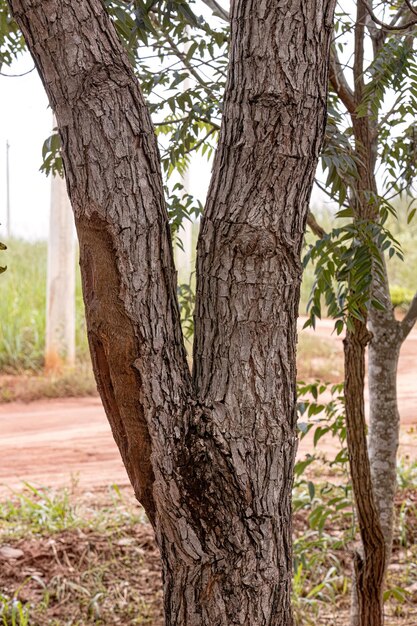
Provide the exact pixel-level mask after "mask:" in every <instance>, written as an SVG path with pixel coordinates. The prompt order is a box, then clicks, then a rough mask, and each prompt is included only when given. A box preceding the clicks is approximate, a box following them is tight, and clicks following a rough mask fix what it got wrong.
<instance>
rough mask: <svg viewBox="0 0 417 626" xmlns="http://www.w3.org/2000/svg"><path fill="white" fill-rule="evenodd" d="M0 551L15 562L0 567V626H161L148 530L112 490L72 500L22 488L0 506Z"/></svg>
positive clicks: (133, 507)
mask: <svg viewBox="0 0 417 626" xmlns="http://www.w3.org/2000/svg"><path fill="white" fill-rule="evenodd" d="M4 545H9V546H13V547H14V548H15V549H17V550H20V551H21V552H22V556H21V557H19V558H16V559H11V558H9V559H3V561H2V569H1V570H0V588H1V589H2V594H1V595H0V624H1V626H26V625H27V626H29V625H30V626H47V625H48V626H86V625H87V624H108V625H110V624H111V625H113V624H154V626H161V625H162V620H161V581H160V567H159V556H158V552H157V549H156V546H155V542H154V538H153V531H152V528H151V526H150V524H149V523H148V522H147V521H146V519H145V516H144V514H143V512H142V510H141V509H140V508H139V507H138V505H137V503H136V502H135V501H134V499H133V497H132V496H131V495H130V493H122V492H121V491H120V490H119V489H118V487H117V486H116V485H113V486H112V487H110V488H109V489H108V490H107V491H105V492H95V493H94V494H92V493H89V494H88V493H87V494H83V495H82V496H80V494H79V493H78V492H77V487H76V485H75V484H74V485H72V486H71V488H69V489H65V490H59V491H53V490H50V489H45V488H43V489H42V488H35V487H33V486H32V485H28V484H26V485H25V488H24V490H23V491H22V492H20V493H15V494H13V496H12V497H11V498H9V499H7V500H6V501H4V502H3V503H2V504H1V507H0V547H1V546H4ZM3 566H4V567H3ZM2 620H3V621H2ZM13 620H14V621H13ZM25 620H26V621H25Z"/></svg>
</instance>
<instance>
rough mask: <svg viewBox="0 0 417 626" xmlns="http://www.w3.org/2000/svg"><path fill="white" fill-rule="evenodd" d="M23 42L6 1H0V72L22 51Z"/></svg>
mask: <svg viewBox="0 0 417 626" xmlns="http://www.w3.org/2000/svg"><path fill="white" fill-rule="evenodd" d="M24 47H25V42H24V39H23V37H22V34H21V33H20V31H19V29H18V27H17V24H16V22H15V21H14V20H13V18H12V16H11V14H10V8H9V5H8V3H7V0H0V70H1V69H2V68H3V66H4V65H6V66H9V65H11V63H12V62H13V60H14V59H15V58H16V57H17V56H18V55H19V53H20V52H22V50H24Z"/></svg>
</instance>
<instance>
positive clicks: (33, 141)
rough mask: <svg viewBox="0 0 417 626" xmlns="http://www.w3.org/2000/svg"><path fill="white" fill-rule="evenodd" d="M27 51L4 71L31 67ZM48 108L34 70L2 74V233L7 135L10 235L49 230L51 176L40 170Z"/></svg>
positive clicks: (44, 233) (48, 125)
mask: <svg viewBox="0 0 417 626" xmlns="http://www.w3.org/2000/svg"><path fill="white" fill-rule="evenodd" d="M33 66H34V64H33V61H32V58H31V56H30V55H29V53H26V54H24V55H22V56H21V57H20V58H19V59H18V60H16V61H15V62H14V63H13V65H12V67H10V68H6V67H4V68H3V70H2V71H4V73H7V74H20V73H23V72H26V71H28V70H30V69H31V68H33ZM51 129H52V113H51V109H50V108H49V105H48V99H47V97H46V94H45V90H44V88H43V85H42V83H41V81H40V78H39V76H38V73H37V71H36V69H35V70H33V72H31V73H30V74H27V75H26V76H22V77H19V78H6V77H5V76H0V222H1V226H0V233H1V235H4V233H5V232H6V227H5V224H6V140H8V141H9V144H10V151H9V160H10V213H11V219H10V222H11V231H12V235H15V236H19V237H24V238H25V239H39V238H45V237H46V236H47V233H48V217H49V193H50V181H49V180H48V179H47V177H46V176H45V174H42V173H41V172H40V171H39V167H40V166H41V163H42V145H43V142H44V141H45V139H46V138H47V137H49V135H50V134H51Z"/></svg>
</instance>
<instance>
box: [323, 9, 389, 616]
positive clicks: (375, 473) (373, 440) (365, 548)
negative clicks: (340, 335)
mask: <svg viewBox="0 0 417 626" xmlns="http://www.w3.org/2000/svg"><path fill="white" fill-rule="evenodd" d="M356 6H357V12H356V23H355V51H354V52H355V54H354V64H353V75H354V92H353V94H352V96H353V100H354V104H355V106H354V108H353V110H352V106H351V104H352V103H351V101H350V100H349V99H348V98H349V97H350V95H351V94H350V93H348V94H347V95H346V90H345V91H342V87H343V85H342V87H341V86H340V80H339V91H338V92H339V95H340V97H341V99H342V101H344V102H345V105H346V106H347V108H348V110H349V112H350V115H351V120H352V127H353V136H354V140H355V151H356V156H357V178H356V180H355V182H354V184H353V185H352V188H351V199H350V202H351V206H352V208H353V210H354V214H355V219H357V220H358V221H362V220H374V221H376V220H378V219H379V215H378V202H377V197H378V188H377V183H376V179H375V166H376V160H377V149H378V119H377V118H376V117H375V116H374V115H372V114H369V115H362V116H358V115H357V114H356V108H357V107H358V106H359V105H360V104H361V103H362V99H363V95H364V88H365V83H364V41H365V27H366V22H367V16H368V9H367V6H366V3H365V2H364V1H363V0H357V5H356ZM381 43H382V42H381V41H378V42H376V41H375V46H376V47H375V46H374V52H375V53H377V52H378V49H379V46H380V45H381ZM333 65H335V63H334V62H333ZM336 67H337V66H336ZM332 84H335V81H334V80H333V81H332ZM336 87H337V85H336ZM371 290H372V297H373V298H375V299H377V300H380V301H381V302H383V303H384V304H385V306H386V311H385V312H384V313H382V312H379V311H376V309H373V308H372V310H371V311H370V313H369V318H370V328H371V329H372V332H373V333H374V336H373V337H372V335H369V336H368V339H365V336H366V332H365V330H366V329H365V327H364V325H363V324H360V323H357V324H355V330H354V331H352V332H349V333H348V334H347V338H346V343H345V378H346V390H345V396H346V414H347V415H346V419H347V422H350V426H349V425H348V429H349V430H350V432H351V435H350V444H348V445H349V447H350V446H352V449H350V450H349V452H350V454H351V455H352V457H353V458H356V457H358V458H360V457H363V458H362V459H361V463H362V464H365V465H361V467H360V468H358V467H357V466H356V461H354V462H353V464H352V461H351V471H352V472H356V473H359V475H358V476H357V479H356V480H354V477H353V474H352V485H353V490H354V494H355V500H356V507H357V509H358V520H359V527H360V533H361V538H362V548H361V550H360V551H358V552H357V554H356V556H355V562H354V572H353V579H352V603H351V626H368V623H369V624H371V623H372V624H374V623H375V624H380V623H382V621H383V604H382V597H383V585H384V578H385V573H386V568H387V566H388V563H389V559H390V555H391V546H392V532H393V507H394V494H395V487H396V472H395V455H396V451H397V447H398V436H399V416H398V409H397V404H396V382H395V377H396V367H397V361H398V352H399V345H398V344H396V343H395V341H396V338H397V336H398V332H397V331H396V332H395V333H394V335H393V336H391V337H390V342H391V346H392V347H393V350H392V352H391V353H390V354H389V357H390V358H389V360H388V361H387V362H386V363H384V364H383V359H384V358H385V357H386V356H387V351H386V348H385V344H386V343H387V339H386V337H387V335H388V333H390V331H393V330H394V327H395V324H396V322H395V318H394V314H393V310H392V305H391V301H390V298H389V286H388V277H387V275H386V273H385V274H384V276H378V277H377V276H375V277H374V280H373V284H372V287H371ZM355 333H358V335H357V336H356V337H355ZM384 338H385V339H384ZM369 340H371V342H370V348H369V353H368V384H369V406H370V430H369V449H368V444H367V440H366V434H365V428H366V426H365V421H364V413H363V408H362V405H363V393H364V377H363V376H362V375H361V376H359V377H358V379H357V380H356V384H353V382H352V381H354V374H353V370H354V368H355V365H354V359H355V358H356V359H357V365H356V367H357V369H358V371H360V370H361V368H362V361H363V362H364V354H365V345H364V346H363V350H362V349H360V346H361V344H362V342H365V344H366V343H368V341H369ZM355 346H356V347H355ZM349 367H350V370H351V371H350V372H348V371H347V369H346V368H349ZM348 377H349V379H350V383H349V384H347V379H348ZM393 384H394V388H393ZM380 385H382V386H383V387H380ZM351 394H353V397H350V395H351ZM358 396H360V398H361V406H359V405H358V406H356V407H355V404H356V403H357V402H358V399H357V397H358ZM384 402H385V403H384ZM355 411H356V412H357V415H354V414H352V413H353V412H355ZM348 413H350V415H349V416H348ZM362 422H363V424H362ZM354 428H358V429H359V432H358V433H356V436H354V433H353V429H354ZM380 435H382V438H381V439H380V438H379V437H380ZM365 457H366V458H365ZM361 480H363V481H364V483H363V485H361V484H360V481H361ZM364 485H367V486H366V488H365V489H364V488H363V486H364ZM360 509H362V510H363V509H365V511H366V510H367V509H369V510H371V511H372V512H373V514H374V513H376V514H377V517H378V519H375V518H374V517H371V518H369V517H368V516H367V515H366V514H364V515H362V514H361V513H360ZM371 532H374V533H375V537H374V539H373V541H375V542H376V544H377V546H378V547H377V548H375V547H374V546H372V540H371V538H370V537H369V534H370V533H371ZM381 533H382V537H383V541H384V551H383V569H382V576H381V575H380V568H381V558H382V549H381V547H380V546H379V541H380V538H381ZM376 585H379V588H376V587H375V586H376ZM378 603H379V604H378ZM378 614H379V615H378ZM369 619H372V620H375V621H372V622H368V620H369Z"/></svg>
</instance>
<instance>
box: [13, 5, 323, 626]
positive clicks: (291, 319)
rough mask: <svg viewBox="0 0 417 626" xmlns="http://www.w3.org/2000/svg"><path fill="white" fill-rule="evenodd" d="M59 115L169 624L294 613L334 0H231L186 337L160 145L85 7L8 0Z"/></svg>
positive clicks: (101, 336) (282, 617) (103, 371)
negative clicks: (298, 473) (295, 516)
mask: <svg viewBox="0 0 417 626" xmlns="http://www.w3.org/2000/svg"><path fill="white" fill-rule="evenodd" d="M11 6H12V7H13V10H14V14H15V16H16V19H17V21H18V23H19V25H20V26H21V28H22V30H23V33H24V35H25V37H26V40H27V42H28V45H29V47H30V49H31V52H32V54H33V56H34V58H35V60H36V63H37V66H38V68H39V70H40V73H41V76H42V79H43V81H44V84H45V87H46V89H47V92H48V95H49V98H50V101H51V104H52V106H53V108H54V110H55V113H56V117H57V120H58V125H59V128H60V134H61V138H62V144H63V158H64V165H65V171H66V177H67V182H68V189H69V194H70V197H71V201H72V205H73V208H74V214H75V220H76V225H77V231H78V235H79V239H80V252H81V270H82V277H83V290H84V298H85V303H86V314H87V325H88V333H89V341H90V348H91V353H92V357H93V365H94V370H95V374H96V378H97V382H98V387H99V390H100V393H101V396H102V398H103V402H104V406H105V409H106V413H107V415H108V418H109V421H110V424H111V426H112V429H113V433H114V436H115V439H116V441H117V443H118V445H119V448H120V451H121V455H122V457H123V460H124V463H125V465H126V468H127V470H128V473H129V477H130V480H131V482H132V484H133V486H134V488H135V493H136V495H137V497H138V499H139V500H140V501H141V502H142V503H143V505H144V506H145V508H146V510H147V512H148V515H149V517H150V518H151V520H152V522H153V524H154V527H155V530H156V535H157V539H158V543H159V546H160V549H161V555H162V564H163V574H164V598H165V600H164V601H165V616H166V624H167V626H174V625H175V626H185V625H187V626H230V625H232V624H236V625H242V626H248V625H249V624H250V625H251V626H261V625H262V626H272V625H273V626H289V625H290V624H291V623H292V617H291V607H290V592H291V577H292V551H291V504H290V496H291V487H292V475H293V463H294V455H295V449H296V431H295V343H296V312H297V307H298V300H299V285H300V279H301V264H300V248H301V242H302V237H303V233H304V229H305V223H306V219H307V211H308V203H309V196H310V192H311V187H312V182H313V176H314V172H315V167H316V162H317V158H318V153H319V150H320V146H321V141H322V136H323V130H324V119H325V102H326V92H327V60H328V50H329V43H330V37H331V32H332V18H333V10H334V2H333V0H327V1H325V2H321V1H320V2H319V1H318V0H304V1H303V0H290V1H289V2H286V3H285V4H284V5H283V4H282V3H279V2H277V0H264V1H261V2H259V1H258V2H256V1H255V0H252V1H249V0H246V1H240V0H235V1H234V2H232V6H231V31H232V34H231V53H230V71H229V78H228V85H227V89H226V96H225V103H224V118H223V122H222V128H221V134H220V144H219V149H218V152H217V156H216V159H215V164H214V168H213V179H212V184H211V187H210V191H209V197H208V203H207V209H206V213H205V218H204V221H203V225H202V229H201V234H200V239H199V246H198V267H197V306H196V336H195V353H194V372H193V377H191V375H190V373H189V371H188V368H187V363H186V358H185V352H184V348H183V342H182V336H181V328H180V321H179V315H178V307H177V302H176V297H175V271H174V266H173V261H172V250H171V242H170V236H169V227H168V221H167V215H166V211H165V207H164V201H163V195H162V181H161V176H160V169H159V164H158V153H157V147H156V140H155V136H154V133H153V129H152V125H151V122H150V119H149V115H148V112H147V109H146V107H145V105H144V102H143V98H142V95H141V93H140V89H139V86H138V84H137V82H136V80H135V79H134V77H133V73H132V70H131V68H130V67H129V64H128V61H127V59H126V56H125V54H124V52H123V50H122V48H121V45H120V43H119V41H118V40H117V37H116V34H115V31H114V29H113V27H112V26H111V24H110V22H109V20H108V18H107V16H106V14H105V12H104V10H103V7H102V5H101V2H100V1H99V0H89V1H87V0H80V1H79V2H77V3H76V4H75V3H73V2H71V1H70V0H48V1H46V2H45V1H44V2H40V1H39V0H13V1H12V2H11Z"/></svg>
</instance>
